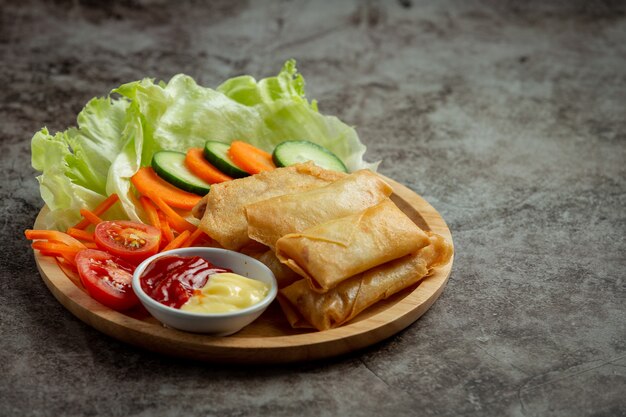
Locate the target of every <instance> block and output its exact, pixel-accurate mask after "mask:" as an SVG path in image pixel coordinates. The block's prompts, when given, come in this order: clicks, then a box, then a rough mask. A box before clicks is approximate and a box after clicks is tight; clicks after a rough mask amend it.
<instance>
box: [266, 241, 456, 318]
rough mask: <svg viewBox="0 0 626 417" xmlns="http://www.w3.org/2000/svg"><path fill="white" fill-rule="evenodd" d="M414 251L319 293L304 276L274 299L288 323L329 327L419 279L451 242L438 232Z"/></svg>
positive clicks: (443, 257) (442, 260)
mask: <svg viewBox="0 0 626 417" xmlns="http://www.w3.org/2000/svg"><path fill="white" fill-rule="evenodd" d="M429 239H430V244H429V245H428V246H426V247H424V248H422V249H420V250H419V251H418V252H417V253H416V254H411V255H407V256H405V257H403V258H400V259H396V260H393V261H391V262H387V263H386V264H383V265H381V266H378V267H376V268H372V269H370V270H369V271H366V272H363V273H361V274H359V275H356V276H354V277H352V278H350V279H348V280H346V281H343V282H342V283H341V284H339V285H338V286H337V287H335V288H334V289H332V290H330V291H328V292H326V293H323V294H320V293H317V292H315V291H313V290H311V288H310V287H309V284H308V282H307V281H306V280H305V279H302V280H300V281H296V282H295V283H293V284H291V285H290V286H288V287H286V288H283V289H281V290H280V291H279V292H278V300H279V302H280V305H281V307H282V309H283V311H284V312H285V315H286V316H287V319H288V320H289V323H290V324H291V326H292V327H314V328H316V329H317V330H327V329H332V328H335V327H338V326H341V325H342V324H344V323H346V322H347V321H349V320H351V319H353V318H354V317H355V316H356V315H357V314H359V313H360V312H361V311H363V310H365V309H366V308H368V307H370V306H372V305H374V304H375V303H377V302H378V301H380V300H384V299H386V298H388V297H390V296H391V295H393V294H395V293H397V292H398V291H401V290H403V289H405V288H408V287H410V286H411V285H413V284H415V283H417V282H419V281H420V280H421V279H423V278H424V277H426V276H428V274H430V272H431V271H432V269H433V268H434V267H436V266H439V265H442V264H446V263H447V262H448V261H449V260H450V257H451V256H452V245H451V244H449V243H448V242H447V241H446V240H445V239H444V238H442V237H441V236H439V235H435V234H431V235H430V236H429Z"/></svg>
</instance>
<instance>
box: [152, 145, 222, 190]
mask: <svg viewBox="0 0 626 417" xmlns="http://www.w3.org/2000/svg"><path fill="white" fill-rule="evenodd" d="M152 168H153V169H154V171H155V172H156V173H157V175H158V176H159V177H161V178H163V179H164V180H165V181H167V182H169V183H170V184H172V185H174V186H176V187H178V188H180V189H181V190H185V191H189V192H190V193H194V194H198V195H202V196H204V195H206V194H208V192H209V190H210V189H211V186H210V185H209V183H208V182H206V181H204V180H203V179H201V178H198V177H197V176H195V175H194V174H193V173H192V172H191V171H189V169H188V168H187V167H186V166H185V154H184V153H182V152H175V151H159V152H157V153H155V154H154V156H153V157H152Z"/></svg>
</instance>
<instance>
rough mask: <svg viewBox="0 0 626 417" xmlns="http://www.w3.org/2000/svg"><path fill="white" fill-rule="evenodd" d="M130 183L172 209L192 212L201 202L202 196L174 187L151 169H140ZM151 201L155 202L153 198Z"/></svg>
mask: <svg viewBox="0 0 626 417" xmlns="http://www.w3.org/2000/svg"><path fill="white" fill-rule="evenodd" d="M130 181H131V182H132V183H133V185H134V186H135V188H136V189H137V191H139V193H140V194H142V195H145V196H150V195H157V196H159V197H160V198H161V199H162V200H163V201H164V202H165V203H166V204H168V205H169V206H172V207H176V208H181V209H185V210H191V209H192V208H193V207H194V206H195V205H196V204H197V203H198V201H200V198H201V197H200V196H199V195H196V194H192V193H188V192H186V191H183V190H181V189H179V188H176V187H174V186H173V185H172V184H170V183H168V182H167V181H165V180H163V179H161V178H159V176H158V175H157V174H156V172H154V170H153V169H152V168H151V167H143V168H140V169H139V171H137V173H136V174H135V175H133V176H132V178H131V179H130ZM150 200H152V201H154V199H153V198H150Z"/></svg>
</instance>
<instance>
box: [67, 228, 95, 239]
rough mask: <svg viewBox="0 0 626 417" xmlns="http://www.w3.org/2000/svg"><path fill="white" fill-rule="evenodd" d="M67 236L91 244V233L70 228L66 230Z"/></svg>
mask: <svg viewBox="0 0 626 417" xmlns="http://www.w3.org/2000/svg"><path fill="white" fill-rule="evenodd" d="M67 234H68V235H70V236H72V237H74V238H76V239H80V240H87V241H89V242H93V233H89V232H86V231H84V230H81V229H76V228H74V227H70V228H69V229H67Z"/></svg>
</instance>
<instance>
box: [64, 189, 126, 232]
mask: <svg viewBox="0 0 626 417" xmlns="http://www.w3.org/2000/svg"><path fill="white" fill-rule="evenodd" d="M118 201H120V198H119V197H118V196H117V194H111V195H110V196H108V197H107V198H106V199H105V200H104V201H103V202H102V203H100V204H98V206H97V207H96V208H94V209H93V210H92V212H93V214H95V215H96V216H101V215H103V214H104V213H105V212H106V211H107V210H109V209H110V208H111V207H112V206H113V204H115V203H117V202H118ZM90 224H91V222H90V221H89V220H87V219H85V218H84V219H82V220H81V221H80V222H78V223H77V224H76V225H75V226H74V229H79V230H80V229H84V228H86V227H87V226H89V225H90Z"/></svg>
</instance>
